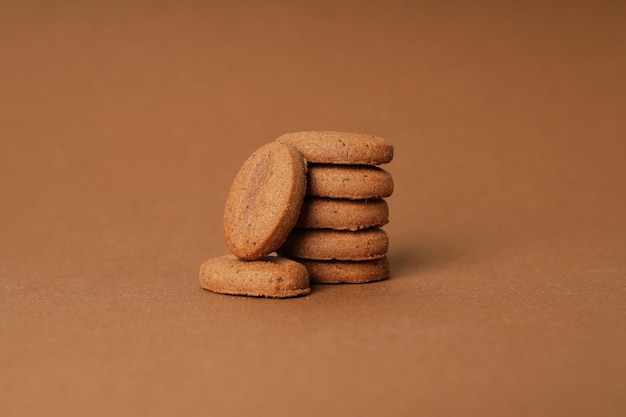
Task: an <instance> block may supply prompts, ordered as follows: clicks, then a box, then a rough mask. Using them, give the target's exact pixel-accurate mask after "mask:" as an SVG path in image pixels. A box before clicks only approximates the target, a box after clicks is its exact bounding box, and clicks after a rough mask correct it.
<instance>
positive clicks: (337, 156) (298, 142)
mask: <svg viewBox="0 0 626 417" xmlns="http://www.w3.org/2000/svg"><path fill="white" fill-rule="evenodd" d="M276 140H277V141H278V142H281V143H288V144H290V145H293V146H295V147H296V148H297V149H298V150H299V151H300V152H301V153H302V155H304V157H305V158H306V160H307V161H308V162H313V163H322V164H355V165H380V164H386V163H387V162H390V161H391V160H392V159H393V146H392V145H391V144H390V143H388V142H387V141H386V140H385V139H383V138H379V137H377V136H372V135H362V134H358V133H342V132H296V133H287V134H286V135H282V136H281V137H279V138H278V139H276Z"/></svg>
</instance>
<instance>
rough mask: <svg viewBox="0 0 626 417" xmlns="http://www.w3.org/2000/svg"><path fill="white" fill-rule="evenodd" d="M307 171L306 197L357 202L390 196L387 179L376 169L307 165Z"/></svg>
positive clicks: (391, 188)
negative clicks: (344, 199) (343, 199)
mask: <svg viewBox="0 0 626 417" xmlns="http://www.w3.org/2000/svg"><path fill="white" fill-rule="evenodd" d="M308 169H309V173H308V187H307V194H308V195H310V196H316V197H331V198H347V199H351V200H361V199H369V198H384V197H389V196H390V195H391V194H392V193H393V179H392V178H391V175H390V174H389V173H388V172H387V171H385V170H384V169H381V168H378V167H372V166H355V165H326V164H310V165H309V168H308Z"/></svg>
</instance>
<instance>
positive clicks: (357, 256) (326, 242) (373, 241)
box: [279, 227, 389, 261]
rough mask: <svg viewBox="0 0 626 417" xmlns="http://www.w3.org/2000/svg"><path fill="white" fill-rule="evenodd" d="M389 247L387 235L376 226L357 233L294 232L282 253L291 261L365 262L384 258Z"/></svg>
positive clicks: (282, 248) (283, 247)
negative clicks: (293, 259) (298, 259)
mask: <svg viewBox="0 0 626 417" xmlns="http://www.w3.org/2000/svg"><path fill="white" fill-rule="evenodd" d="M388 248H389V239H388V238H387V233H385V231H384V230H382V229H379V228H376V227H374V228H371V229H363V230H359V231H356V232H349V231H343V230H330V229H293V230H292V231H291V233H290V234H289V237H288V238H287V241H286V242H285V244H284V245H283V246H282V247H281V248H280V249H279V253H280V254H281V255H282V256H287V257H290V258H291V257H293V258H302V259H318V260H331V259H337V260H342V261H365V260H369V259H375V258H382V257H383V256H384V255H385V254H386V253H387V249H388Z"/></svg>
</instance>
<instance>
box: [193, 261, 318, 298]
mask: <svg viewBox="0 0 626 417" xmlns="http://www.w3.org/2000/svg"><path fill="white" fill-rule="evenodd" d="M200 285H201V286H202V288H204V289H206V290H209V291H213V292H217V293H221V294H231V295H250V296H254V297H268V298H287V297H296V296H298V295H305V294H308V293H309V292H311V289H310V288H309V274H308V272H307V269H306V268H305V267H304V265H302V264H300V263H298V262H296V261H292V260H290V259H285V258H281V257H279V256H266V257H263V258H261V260H258V261H251V262H249V261H242V260H240V259H237V258H236V257H234V256H232V255H226V256H223V257H221V258H213V259H209V260H208V261H206V262H204V263H203V264H202V266H201V267H200Z"/></svg>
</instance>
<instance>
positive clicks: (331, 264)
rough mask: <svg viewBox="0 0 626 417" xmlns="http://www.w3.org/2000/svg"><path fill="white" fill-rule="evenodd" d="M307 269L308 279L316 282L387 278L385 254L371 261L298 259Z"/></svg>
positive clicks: (370, 280)
mask: <svg viewBox="0 0 626 417" xmlns="http://www.w3.org/2000/svg"><path fill="white" fill-rule="evenodd" d="M298 262H300V263H302V264H303V265H304V266H306V268H307V270H308V271H309V279H310V280H311V282H312V283H317V284H342V283H343V284H358V283H364V282H373V281H380V280H383V279H386V278H389V274H390V270H389V261H388V260H387V257H386V256H383V257H382V258H378V259H374V260H371V261H314V260H310V259H298Z"/></svg>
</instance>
